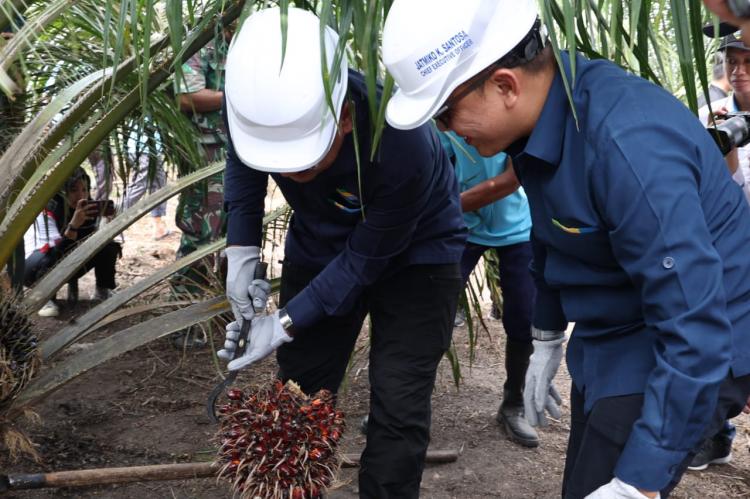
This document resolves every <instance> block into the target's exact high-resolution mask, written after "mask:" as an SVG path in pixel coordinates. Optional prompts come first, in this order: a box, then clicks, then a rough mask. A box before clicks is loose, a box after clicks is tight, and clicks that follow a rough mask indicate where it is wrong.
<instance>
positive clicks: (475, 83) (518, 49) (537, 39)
mask: <svg viewBox="0 0 750 499" xmlns="http://www.w3.org/2000/svg"><path fill="white" fill-rule="evenodd" d="M546 45H547V28H546V26H542V22H541V21H540V20H539V19H538V18H537V20H536V21H534V25H533V26H532V27H531V30H529V32H528V33H527V34H526V36H525V37H523V39H521V41H520V42H518V44H517V45H516V46H515V47H513V48H512V49H511V51H510V52H508V53H507V54H505V55H504V56H502V57H501V58H500V59H498V60H497V61H495V62H493V63H492V64H490V65H489V66H487V67H486V68H484V69H483V70H482V71H480V72H479V73H477V74H476V75H474V76H473V77H471V78H470V79H469V80H467V82H470V83H469V84H468V85H467V86H466V87H465V88H464V89H463V90H461V91H460V92H459V93H457V94H456V95H454V96H453V97H449V98H448V99H447V100H446V101H445V103H444V104H443V105H442V106H441V107H440V109H438V110H437V112H436V113H435V114H434V115H432V119H434V120H435V121H437V122H438V123H440V125H442V126H443V127H444V128H446V129H448V128H450V121H451V110H452V108H454V107H455V106H456V104H458V102H459V101H461V99H463V98H465V97H466V96H467V95H469V94H470V93H472V92H474V91H475V90H477V89H478V88H480V87H481V86H482V85H484V83H485V82H486V81H487V80H488V79H489V78H490V76H492V73H494V72H495V70H497V69H500V68H515V67H518V66H521V65H523V64H526V63H528V62H530V61H531V60H533V59H534V57H536V55H537V54H538V53H539V52H541V51H542V49H544V47H545V46H546Z"/></svg>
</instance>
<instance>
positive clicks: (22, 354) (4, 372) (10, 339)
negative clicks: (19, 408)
mask: <svg viewBox="0 0 750 499" xmlns="http://www.w3.org/2000/svg"><path fill="white" fill-rule="evenodd" d="M32 327H33V325H32V323H31V321H30V320H29V317H28V315H27V314H26V312H24V310H23V309H22V308H21V306H20V304H19V302H18V301H17V299H15V298H14V297H13V296H11V295H10V293H7V294H6V293H3V295H2V296H0V436H2V440H3V442H4V444H5V446H6V447H7V449H8V450H9V451H10V453H11V456H15V455H16V453H17V452H18V451H21V452H25V453H27V454H31V455H33V456H36V453H35V451H34V449H33V445H32V444H31V442H30V441H29V440H28V438H26V436H25V435H23V433H22V432H20V431H19V430H16V429H15V428H14V426H13V423H12V421H11V420H10V419H9V418H8V416H7V415H8V409H9V408H10V406H11V403H12V401H13V398H14V397H15V395H16V394H17V393H18V392H19V391H21V389H22V388H23V387H24V386H26V385H27V384H28V382H29V381H30V380H31V378H32V377H33V376H34V375H35V374H36V372H37V371H38V369H39V364H40V360H39V354H38V350H37V340H36V336H35V335H34V334H33V332H32Z"/></svg>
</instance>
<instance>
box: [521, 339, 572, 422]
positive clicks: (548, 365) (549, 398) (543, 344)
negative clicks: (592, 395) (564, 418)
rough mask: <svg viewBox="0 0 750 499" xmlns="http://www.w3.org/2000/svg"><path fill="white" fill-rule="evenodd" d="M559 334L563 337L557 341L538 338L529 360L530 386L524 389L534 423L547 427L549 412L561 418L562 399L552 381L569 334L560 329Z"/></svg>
mask: <svg viewBox="0 0 750 499" xmlns="http://www.w3.org/2000/svg"><path fill="white" fill-rule="evenodd" d="M545 333H546V334H554V333H557V332H551V331H547V332H545ZM559 335H560V337H559V338H558V339H554V340H547V341H542V340H534V353H533V354H532V355H531V358H530V359H529V369H528V370H527V371H526V386H525V388H524V391H523V405H524V413H525V415H526V419H527V420H528V422H529V424H530V425H531V426H547V416H546V415H545V413H544V412H545V411H547V412H549V414H550V416H552V417H553V418H554V419H560V415H561V413H560V404H562V399H561V398H560V394H558V393H557V390H556V389H555V387H554V386H553V385H552V380H553V379H554V377H555V374H557V369H558V368H559V367H560V361H561V360H562V355H563V348H562V345H563V343H564V342H565V334H564V333H563V332H562V331H560V332H559Z"/></svg>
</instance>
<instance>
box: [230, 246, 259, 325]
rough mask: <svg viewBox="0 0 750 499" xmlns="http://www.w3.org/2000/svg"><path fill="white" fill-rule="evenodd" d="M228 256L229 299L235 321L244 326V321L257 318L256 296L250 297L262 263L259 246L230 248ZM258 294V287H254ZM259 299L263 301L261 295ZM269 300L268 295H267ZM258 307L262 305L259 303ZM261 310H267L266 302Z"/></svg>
mask: <svg viewBox="0 0 750 499" xmlns="http://www.w3.org/2000/svg"><path fill="white" fill-rule="evenodd" d="M225 253H226V255H227V299H228V300H229V304H230V305H231V306H232V313H233V314H234V320H236V321H237V322H238V323H239V324H242V321H243V320H248V321H250V320H252V319H253V317H254V316H255V309H254V305H255V303H254V300H255V298H256V295H252V296H251V295H250V294H249V293H250V291H251V286H252V285H253V284H254V283H255V282H256V279H255V267H256V265H258V262H259V261H260V248H259V247H258V246H229V247H227V249H226V250H225ZM252 290H253V292H255V293H256V294H257V290H256V286H252ZM257 298H259V299H262V298H263V296H262V295H261V294H257ZM265 298H268V294H267V293H266V294H265ZM258 305H261V303H260V302H259V303H258ZM258 308H260V309H263V308H265V302H263V304H262V306H260V307H258Z"/></svg>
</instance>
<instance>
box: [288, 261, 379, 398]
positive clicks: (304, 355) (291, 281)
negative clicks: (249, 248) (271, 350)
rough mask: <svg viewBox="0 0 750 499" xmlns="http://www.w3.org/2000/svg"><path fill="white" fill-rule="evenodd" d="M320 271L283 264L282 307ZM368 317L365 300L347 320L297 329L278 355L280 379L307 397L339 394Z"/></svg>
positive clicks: (332, 319) (333, 319) (326, 320)
mask: <svg viewBox="0 0 750 499" xmlns="http://www.w3.org/2000/svg"><path fill="white" fill-rule="evenodd" d="M316 274H317V271H313V270H310V269H307V268H304V267H302V266H299V265H295V264H293V263H290V262H286V261H285V262H284V264H283V268H282V274H281V289H280V296H279V304H280V306H282V307H283V306H284V305H286V303H287V302H288V301H289V300H291V299H292V298H293V297H294V296H296V295H297V294H298V293H299V292H300V291H302V290H303V289H304V288H305V287H306V286H307V284H308V283H309V282H310V281H311V280H312V279H313V278H314V277H315V275H316ZM366 313H367V310H366V307H365V305H364V300H359V301H358V302H357V304H356V305H355V307H354V309H353V310H352V311H351V312H349V313H347V314H346V315H344V316H340V317H330V316H329V317H326V318H324V319H322V320H321V321H319V322H318V323H317V324H315V325H314V326H313V327H310V328H307V329H298V330H297V332H296V335H295V338H294V341H292V342H290V343H285V344H283V345H282V346H281V347H279V349H278V350H277V351H276V359H277V360H278V363H279V379H281V380H282V381H287V380H289V379H291V380H293V381H295V382H296V383H298V384H299V385H300V387H301V388H302V390H303V391H304V392H305V393H307V394H313V393H315V392H316V391H318V390H320V389H321V388H325V389H327V390H330V391H331V392H333V393H336V392H337V391H338V389H339V385H340V384H341V381H342V380H343V378H344V375H345V374H346V367H347V365H348V363H349V357H350V356H351V352H352V350H353V349H354V344H355V342H356V340H357V336H358V335H359V332H360V330H361V329H362V323H363V321H364V318H365V315H366Z"/></svg>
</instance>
